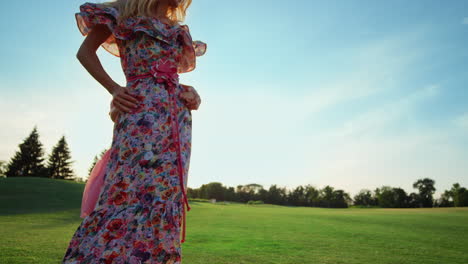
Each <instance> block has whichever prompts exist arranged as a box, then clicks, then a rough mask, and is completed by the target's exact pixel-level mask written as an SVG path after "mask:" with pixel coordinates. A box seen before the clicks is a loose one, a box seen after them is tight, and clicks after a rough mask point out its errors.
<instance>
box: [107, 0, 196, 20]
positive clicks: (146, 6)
mask: <svg viewBox="0 0 468 264" xmlns="http://www.w3.org/2000/svg"><path fill="white" fill-rule="evenodd" d="M160 2H161V0H113V1H107V2H104V3H102V4H103V5H105V6H110V7H115V8H117V9H118V10H119V15H120V16H119V19H124V18H127V17H131V16H148V17H156V18H167V19H169V21H171V22H172V23H174V24H175V23H178V22H182V21H184V20H185V16H186V14H187V8H188V7H189V6H190V4H191V3H192V0H181V1H180V4H179V6H178V7H176V8H174V7H171V6H168V8H167V10H160V9H159V8H158V7H159V3H160ZM158 12H159V13H158ZM161 12H166V13H161Z"/></svg>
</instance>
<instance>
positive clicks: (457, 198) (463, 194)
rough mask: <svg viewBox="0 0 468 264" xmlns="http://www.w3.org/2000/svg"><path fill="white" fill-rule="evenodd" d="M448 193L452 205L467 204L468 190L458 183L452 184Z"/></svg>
mask: <svg viewBox="0 0 468 264" xmlns="http://www.w3.org/2000/svg"><path fill="white" fill-rule="evenodd" d="M450 194H451V196H452V198H453V206H457V207H460V206H468V190H467V189H466V188H464V187H460V184H459V183H455V184H453V186H452V189H450Z"/></svg>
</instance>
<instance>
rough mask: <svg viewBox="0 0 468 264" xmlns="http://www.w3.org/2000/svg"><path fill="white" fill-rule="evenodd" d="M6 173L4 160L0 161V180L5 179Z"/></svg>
mask: <svg viewBox="0 0 468 264" xmlns="http://www.w3.org/2000/svg"><path fill="white" fill-rule="evenodd" d="M6 171H7V162H6V161H4V160H0V178H5V177H6V174H5V173H6Z"/></svg>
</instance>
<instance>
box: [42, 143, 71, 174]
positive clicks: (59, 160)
mask: <svg viewBox="0 0 468 264" xmlns="http://www.w3.org/2000/svg"><path fill="white" fill-rule="evenodd" d="M70 159H71V155H70V150H69V148H68V144H67V141H66V140H65V136H62V137H61V138H60V140H59V141H58V142H57V144H56V145H55V146H54V147H53V149H52V153H51V154H50V156H49V160H48V163H47V168H48V169H49V177H50V178H53V179H64V180H72V179H74V178H75V176H74V173H73V170H72V168H71V164H72V163H73V161H71V160H70Z"/></svg>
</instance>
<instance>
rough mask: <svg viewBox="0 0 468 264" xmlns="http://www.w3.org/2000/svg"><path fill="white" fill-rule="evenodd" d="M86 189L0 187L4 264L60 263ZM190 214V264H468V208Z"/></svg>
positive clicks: (51, 184) (223, 209)
mask: <svg viewBox="0 0 468 264" xmlns="http://www.w3.org/2000/svg"><path fill="white" fill-rule="evenodd" d="M83 188H84V185H83V184H79V183H72V182H67V181H61V180H51V179H36V178H8V179H0V263H2V264H6V263H22V264H24V263H47V264H50V263H60V260H61V259H62V257H63V255H64V253H65V250H66V248H67V246H68V242H69V240H70V239H71V236H72V235H73V233H74V231H75V230H76V228H77V227H78V225H79V224H80V222H81V218H80V217H79V212H80V204H81V194H82V191H83ZM191 207H192V210H190V211H189V212H188V214H187V238H186V239H187V241H186V242H185V243H184V244H182V246H183V249H182V251H183V263H184V264H202V263H203V264H211V263H213V264H241V263H245V264H247V263H256V264H257V263H262V264H267V263H272V264H273V263H275V264H286V263H288V264H302V263H310V264H325V263H327V264H339V263H343V264H344V263H346V264H358V263H359V264H362V263H372V264H384V263H385V264H390V263H391V264H404V263H408V264H409V263H411V264H432V263H433V264H452V263H453V264H455V263H460V264H467V263H468V208H460V207H457V208H430V209H422V208H421V209H375V208H374V209H360V208H354V209H325V208H307V207H285V206H276V205H267V204H266V205H245V204H235V203H231V204H223V203H221V204H210V203H203V202H191Z"/></svg>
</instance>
